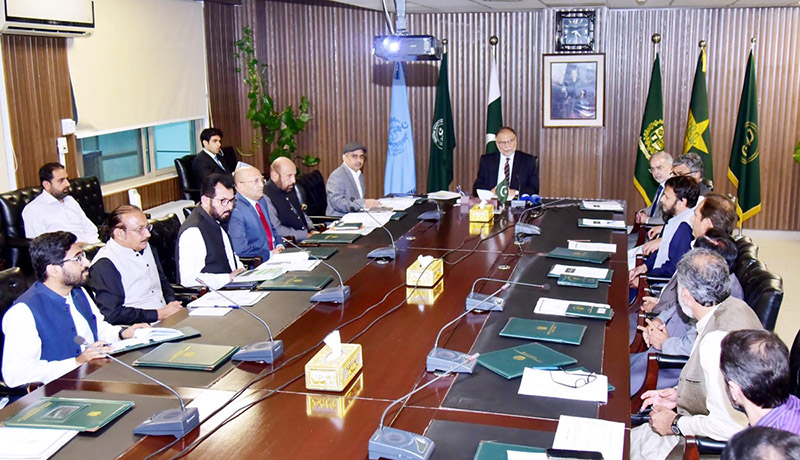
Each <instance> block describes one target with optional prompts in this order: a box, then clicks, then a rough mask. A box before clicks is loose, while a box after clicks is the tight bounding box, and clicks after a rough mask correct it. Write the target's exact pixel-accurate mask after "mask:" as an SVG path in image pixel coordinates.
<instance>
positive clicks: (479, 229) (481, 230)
mask: <svg viewBox="0 0 800 460" xmlns="http://www.w3.org/2000/svg"><path fill="white" fill-rule="evenodd" d="M493 227H494V219H492V220H490V221H489V222H470V223H469V234H470V235H472V236H477V235H480V236H482V237H484V238H485V237H487V236H489V233H491V231H492V228H493Z"/></svg>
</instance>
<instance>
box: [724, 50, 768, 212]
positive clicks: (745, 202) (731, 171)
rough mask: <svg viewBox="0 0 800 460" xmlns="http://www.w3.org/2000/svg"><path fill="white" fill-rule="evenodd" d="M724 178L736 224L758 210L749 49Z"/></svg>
mask: <svg viewBox="0 0 800 460" xmlns="http://www.w3.org/2000/svg"><path fill="white" fill-rule="evenodd" d="M728 179H730V180H731V182H733V185H734V186H736V189H737V200H736V214H738V215H739V227H740V228H741V226H742V223H744V221H746V220H747V219H749V218H751V217H753V216H755V215H756V214H758V213H759V212H761V173H760V171H759V166H758V96H757V94H756V70H755V58H753V51H752V50H751V51H750V56H749V57H748V58H747V70H745V73H744V85H743V86H742V98H741V100H740V101H739V115H738V116H737V117H736V132H735V133H734V135H733V147H732V148H731V163H730V166H728Z"/></svg>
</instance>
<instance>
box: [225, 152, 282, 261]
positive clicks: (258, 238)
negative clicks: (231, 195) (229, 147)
mask: <svg viewBox="0 0 800 460" xmlns="http://www.w3.org/2000/svg"><path fill="white" fill-rule="evenodd" d="M233 182H234V185H235V186H236V204H234V206H233V211H231V218H230V220H229V221H228V234H229V235H230V236H231V244H232V245H233V250H234V251H235V252H236V254H237V255H238V256H240V257H261V260H262V261H264V262H266V261H267V260H268V259H269V256H270V254H272V253H280V252H283V249H284V247H283V244H281V243H282V241H283V240H282V239H281V235H280V233H278V230H277V229H276V228H275V226H273V225H272V224H271V223H270V220H269V216H268V209H269V205H268V204H267V198H266V197H265V196H264V176H263V175H261V171H259V170H258V169H256V168H254V167H252V166H245V167H242V168H239V169H237V170H236V171H235V172H234V173H233Z"/></svg>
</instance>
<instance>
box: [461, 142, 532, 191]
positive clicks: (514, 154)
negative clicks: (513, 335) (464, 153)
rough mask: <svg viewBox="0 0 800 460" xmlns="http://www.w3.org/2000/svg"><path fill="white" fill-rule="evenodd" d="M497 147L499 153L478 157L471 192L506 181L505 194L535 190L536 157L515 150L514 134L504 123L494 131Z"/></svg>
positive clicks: (494, 186)
mask: <svg viewBox="0 0 800 460" xmlns="http://www.w3.org/2000/svg"><path fill="white" fill-rule="evenodd" d="M496 142H497V148H498V149H499V150H500V152H495V153H487V154H486V155H483V156H482V157H481V164H480V167H479V169H478V178H477V179H475V184H474V185H473V186H472V193H473V194H474V195H477V190H478V189H485V190H491V191H492V192H494V191H495V188H496V187H497V184H499V183H500V182H502V181H503V179H506V180H507V183H508V188H509V190H508V197H509V198H513V197H515V196H519V195H524V194H527V195H534V194H538V193H539V167H538V164H537V162H536V158H535V157H534V156H533V155H529V154H527V153H525V152H520V151H519V150H517V133H516V132H515V131H514V130H513V129H511V128H509V127H507V126H505V127H502V128H500V130H499V131H498V132H497V138H496Z"/></svg>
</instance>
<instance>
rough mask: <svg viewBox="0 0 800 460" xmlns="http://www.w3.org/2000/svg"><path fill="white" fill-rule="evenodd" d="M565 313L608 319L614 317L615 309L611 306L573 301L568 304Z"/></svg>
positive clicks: (581, 316)
mask: <svg viewBox="0 0 800 460" xmlns="http://www.w3.org/2000/svg"><path fill="white" fill-rule="evenodd" d="M565 315H566V316H572V317H575V318H591V319H603V320H606V321H608V320H610V319H611V318H613V317H614V310H613V309H612V308H611V307H598V306H596V305H585V304H580V303H571V304H569V306H567V311H566V313H565Z"/></svg>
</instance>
